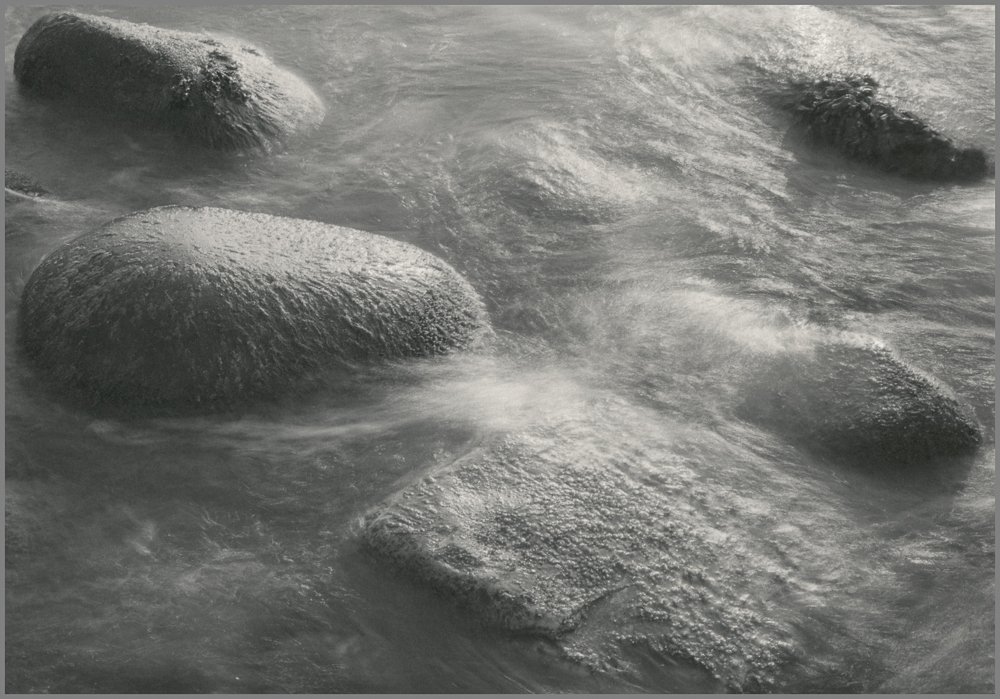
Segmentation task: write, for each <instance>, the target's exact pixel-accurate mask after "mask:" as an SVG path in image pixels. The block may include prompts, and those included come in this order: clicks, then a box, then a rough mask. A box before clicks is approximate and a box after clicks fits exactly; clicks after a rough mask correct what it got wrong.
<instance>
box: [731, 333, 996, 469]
mask: <svg viewBox="0 0 1000 699" xmlns="http://www.w3.org/2000/svg"><path fill="white" fill-rule="evenodd" d="M746 395H747V397H746V399H745V400H744V401H743V403H742V404H741V405H740V406H739V407H738V409H737V413H738V414H739V415H740V417H742V418H743V419H746V420H748V421H749V422H753V423H756V424H759V425H762V426H765V427H767V428H769V429H771V430H773V431H775V432H777V433H778V434H780V435H782V436H784V437H786V438H788V439H790V440H791V441H793V442H795V443H798V444H800V445H802V446H804V447H805V448H807V449H809V450H811V451H815V452H819V453H822V454H826V455H829V456H833V457H835V458H838V459H847V460H850V461H853V462H858V463H862V464H867V465H870V466H872V467H877V466H880V465H886V464H891V465H897V466H898V465H907V464H917V463H922V462H927V461H929V460H931V459H934V458H938V457H950V456H958V455H962V454H967V453H970V452H972V451H974V450H975V449H976V448H977V447H978V446H979V445H980V443H981V442H982V431H981V428H980V426H979V425H978V423H977V422H976V421H975V419H974V417H973V416H972V414H971V411H970V410H969V409H968V408H967V407H965V406H963V405H962V404H960V403H959V402H958V401H957V400H956V399H955V398H953V397H952V396H950V395H948V393H947V391H946V390H945V389H944V388H943V387H942V386H941V385H940V384H938V383H937V382H936V381H934V380H932V379H930V378H928V377H926V376H924V375H922V374H920V373H919V372H917V371H915V370H914V369H913V368H911V367H910V366H908V365H907V364H906V363H905V362H903V361H902V360H900V359H899V358H898V357H896V356H895V355H894V354H893V353H892V352H890V351H889V350H888V349H887V348H886V347H884V346H883V345H881V344H879V343H877V342H874V341H870V342H866V343H854V342H847V341H843V342H842V341H830V342H824V343H820V344H819V345H817V346H816V347H815V348H814V349H813V350H812V351H808V352H800V353H789V354H787V355H783V356H782V357H781V358H780V359H779V360H777V361H775V362H774V363H773V364H771V365H769V366H768V368H767V369H766V370H765V371H762V372H760V373H759V374H758V375H757V376H756V377H755V379H754V380H753V381H752V382H751V383H750V385H749V386H747V387H746Z"/></svg>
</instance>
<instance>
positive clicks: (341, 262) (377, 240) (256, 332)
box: [19, 206, 489, 410]
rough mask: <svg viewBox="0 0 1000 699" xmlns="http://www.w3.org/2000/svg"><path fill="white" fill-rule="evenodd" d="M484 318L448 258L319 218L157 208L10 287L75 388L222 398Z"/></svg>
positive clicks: (167, 405) (143, 397) (207, 402)
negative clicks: (19, 290)
mask: <svg viewBox="0 0 1000 699" xmlns="http://www.w3.org/2000/svg"><path fill="white" fill-rule="evenodd" d="M488 331H489V325H488V321H487V318H486V314H485V311H484V308H483V305H482V302H481V300H480V299H479V297H478V295H477V294H476V292H475V291H474V290H473V289H472V287H471V286H469V284H468V283H467V282H466V281H465V280H464V279H463V278H462V277H461V276H460V275H459V274H458V273H457V272H456V271H455V270H454V269H452V268H451V267H450V266H449V265H448V264H446V263H445V262H443V261H442V260H440V259H438V258H436V257H434V256H433V255H431V254H430V253H427V252H424V251H423V250H420V249H419V248H416V247H414V246H412V245H409V244H407V243H402V242H398V241H395V240H392V239H390V238H386V237H383V236H379V235H374V234H371V233H365V232H363V231H357V230H352V229H349V228H341V227H339V226H333V225H329V224H325V223H319V222H317V221H306V220H301V219H292V218H284V217H280V216H270V215H266V214H256V213H247V212H241V211H231V210H227V209H216V208H188V207H176V206H168V207H160V208H155V209H150V210H147V211H141V212H138V213H134V214H130V215H128V216H124V217H122V218H118V219H115V220H113V221H111V222H109V223H107V224H105V225H104V226H102V227H100V228H98V229H97V230H95V231H92V232H90V233H86V234H84V235H82V236H80V237H78V238H76V239H74V240H72V241H70V242H69V243H67V244H66V245H64V246H63V247H61V248H59V249H58V250H56V251H55V252H53V253H52V254H51V255H49V256H48V257H47V258H46V259H45V260H44V261H43V262H42V263H41V265H39V266H38V268H37V269H36V270H35V271H34V272H33V273H32V275H31V277H30V278H29V280H28V282H27V284H26V286H25V288H24V293H23V296H22V299H21V310H20V325H19V332H20V340H21V344H22V347H23V348H24V350H25V351H26V353H27V355H28V357H29V358H30V359H31V360H32V362H33V363H34V365H35V367H36V368H37V369H38V370H39V372H40V373H41V374H42V376H43V377H44V378H46V379H47V380H49V381H50V382H52V383H54V384H55V385H57V386H59V387H62V388H69V389H72V390H74V391H75V392H77V393H78V394H81V395H82V397H84V398H85V399H86V400H87V401H88V402H91V403H96V404H110V405H124V406H133V407H136V408H142V407H146V408H151V409H164V410H172V409H178V410H181V409H191V408H198V407H200V408H209V407H215V406H226V405H231V404H234V403H239V402H241V401H245V400H248V399H250V398H254V397H261V396H269V395H273V394H275V393H278V392H281V391H285V390H287V389H288V388H289V384H290V383H291V382H294V380H296V379H300V378H302V377H304V376H306V375H308V374H310V373H312V372H316V371H322V370H326V369H328V368H332V367H337V366H345V367H347V366H349V365H350V364H351V363H356V362H368V361H378V360H383V359H391V358H399V357H408V356H424V355H432V354H439V353H443V352H448V351H451V350H455V349H462V348H467V347H470V346H472V345H473V344H475V343H476V342H477V341H478V340H479V339H481V338H482V337H483V336H484V334H488Z"/></svg>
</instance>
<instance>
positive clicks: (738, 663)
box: [360, 408, 794, 690]
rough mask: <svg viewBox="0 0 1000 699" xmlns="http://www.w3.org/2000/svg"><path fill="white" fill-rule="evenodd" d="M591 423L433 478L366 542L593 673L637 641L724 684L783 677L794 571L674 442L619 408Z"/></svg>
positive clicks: (483, 453) (392, 505)
mask: <svg viewBox="0 0 1000 699" xmlns="http://www.w3.org/2000/svg"><path fill="white" fill-rule="evenodd" d="M592 417H593V419H579V420H578V419H558V420H551V421H549V423H548V424H544V425H539V426H537V427H535V428H533V429H530V430H528V431H525V432H522V433H519V434H516V435H514V436H511V437H509V438H507V439H505V440H503V441H502V442H500V443H498V444H495V445H493V446H489V447H486V448H484V449H482V450H479V451H477V452H475V453H473V454H472V455H470V456H467V457H465V458H463V459H461V460H459V461H458V462H456V463H454V464H452V465H450V466H447V467H445V468H444V469H443V470H440V471H435V472H432V473H431V474H430V475H429V476H427V477H425V478H424V479H423V480H420V481H418V482H416V483H415V484H413V485H411V486H409V487H407V488H405V489H404V490H402V491H401V492H399V493H397V494H396V495H395V496H394V497H392V498H391V499H390V500H389V501H388V502H387V503H386V504H385V505H383V506H381V507H379V508H377V509H375V510H374V511H372V512H370V513H369V514H367V515H366V516H365V517H364V518H363V519H362V521H361V523H360V533H361V537H362V541H363V543H364V545H365V546H366V548H367V549H369V550H370V551H372V552H373V553H374V554H375V555H376V556H377V557H379V558H381V559H383V560H385V561H387V562H390V563H391V564H393V565H394V566H395V567H397V568H398V569H400V570H401V571H404V572H406V573H407V574H409V575H411V576H413V577H414V578H415V579H417V580H419V581H421V582H423V583H424V584H427V585H430V586H431V587H432V588H434V589H435V590H436V591H437V592H438V593H440V594H442V595H443V596H445V597H450V598H452V599H454V600H456V602H458V603H459V604H461V605H463V606H464V607H465V608H466V609H468V610H470V611H471V612H472V613H473V614H475V615H476V616H478V617H479V618H480V619H483V620H485V621H487V622H489V623H492V624H495V625H498V626H500V627H501V628H504V629H506V630H508V631H511V632H515V633H527V634H534V635H539V636H542V637H545V638H549V639H552V640H553V641H554V642H556V643H557V644H559V646H560V647H561V648H562V649H563V650H564V651H565V652H566V654H567V656H568V657H570V658H572V659H574V660H577V661H579V662H581V663H583V664H584V665H585V666H588V667H591V668H592V669H594V670H598V671H605V672H618V671H623V670H627V668H628V666H629V664H630V662H636V650H635V649H636V648H639V649H643V650H640V651H639V652H638V653H639V656H640V657H641V656H642V655H643V654H644V653H647V652H648V651H650V650H651V651H652V652H653V653H654V654H655V655H659V656H660V660H659V661H657V662H664V663H671V662H672V663H677V662H681V663H688V664H693V665H694V666H697V667H700V668H702V669H703V670H706V671H708V672H709V673H711V674H712V675H714V676H715V677H717V678H718V679H720V680H721V681H722V682H723V683H724V684H725V685H726V686H728V687H730V688H734V689H743V690H755V689H756V690H761V689H767V688H773V687H774V686H776V683H777V682H778V679H779V675H780V672H781V669H782V667H783V666H784V664H785V662H786V661H787V660H788V659H789V658H790V656H791V653H792V651H791V648H792V643H793V640H792V637H793V635H794V631H793V630H792V624H790V623H789V622H788V621H787V619H783V620H782V619H779V618H777V617H776V616H774V615H773V614H772V607H773V604H774V602H775V600H776V599H777V598H780V597H781V596H783V595H786V594H788V588H787V587H785V586H784V585H783V584H782V583H781V582H776V581H778V580H780V579H781V578H780V576H779V574H778V573H779V571H784V572H785V573H786V574H787V573H788V572H789V571H788V568H787V566H786V565H785V564H784V563H783V562H782V561H781V560H779V559H778V558H777V557H776V556H775V555H774V553H773V551H772V550H767V549H766V548H764V547H761V546H758V545H757V544H756V543H755V542H754V541H752V540H751V539H750V538H749V537H747V536H745V535H744V534H743V532H742V531H740V529H739V528H740V526H741V525H740V523H739V522H738V521H736V519H734V517H733V512H732V511H730V508H728V507H720V508H719V509H716V504H715V503H714V502H713V498H714V497H716V494H714V493H713V494H709V493H707V492H705V491H704V490H702V489H701V488H700V487H699V486H698V483H699V480H700V479H699V476H698V475H696V473H695V472H694V471H692V470H691V468H690V466H689V464H688V463H686V460H685V457H683V456H681V455H680V450H677V449H672V448H671V447H670V446H669V445H663V444H657V443H656V442H655V440H651V439H649V438H648V437H647V436H646V435H645V432H644V430H643V429H642V428H640V427H638V426H636V425H635V424H633V423H632V420H631V418H632V417H633V416H631V415H630V414H628V412H627V411H626V412H625V413H623V414H621V415H612V414H610V413H609V412H608V411H607V410H605V409H604V408H600V409H598V410H597V411H596V412H595V415H593V416H592ZM718 497H720V498H722V497H724V496H723V495H719V496H718ZM630 657H631V658H632V660H631V661H630V660H629V658H630ZM671 658H672V660H671ZM637 662H644V661H642V660H638V661H637Z"/></svg>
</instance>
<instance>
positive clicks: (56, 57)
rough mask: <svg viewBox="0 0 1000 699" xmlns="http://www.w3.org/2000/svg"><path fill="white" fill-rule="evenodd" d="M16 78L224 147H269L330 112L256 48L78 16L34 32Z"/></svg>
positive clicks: (38, 89)
mask: <svg viewBox="0 0 1000 699" xmlns="http://www.w3.org/2000/svg"><path fill="white" fill-rule="evenodd" d="M14 77H15V78H16V79H17V81H18V83H19V84H20V86H21V88H22V89H23V90H25V91H26V92H28V93H30V94H32V95H36V96H40V97H46V98H59V99H65V100H68V101H69V102H71V103H78V104H82V105H87V106H89V107H92V108H95V109H97V110H98V111H100V112H103V113H108V114H116V115H121V116H124V117H129V118H132V119H133V120H136V121H138V122H139V123H140V124H141V125H142V126H144V127H149V126H153V127H159V128H163V129H169V130H173V131H176V132H179V133H180V134H182V135H183V136H185V137H187V138H189V139H191V140H192V141H195V142H198V143H202V144H204V145H207V146H210V147H213V148H219V149H224V150H234V149H246V148H264V149H267V148H270V147H272V146H274V145H276V144H278V143H281V142H282V141H284V140H285V139H287V138H288V137H289V136H291V135H292V134H294V133H297V132H299V131H302V130H304V129H307V128H309V127H311V126H315V125H316V124H318V123H319V122H320V121H322V119H323V116H324V114H325V109H324V107H323V104H322V102H321V101H320V99H319V97H317V96H316V94H315V93H314V92H313V91H312V90H311V89H310V88H309V86H308V85H306V84H305V83H304V82H303V81H302V80H300V79H299V78H298V77H296V76H295V75H293V74H291V73H290V72H288V71H286V70H283V69H281V68H278V67H277V66H275V65H274V63H272V62H271V60H270V59H269V58H267V57H266V56H265V55H264V54H263V52H262V51H261V50H259V49H257V48H255V47H254V46H251V45H249V44H244V43H242V42H238V41H235V40H230V39H224V38H220V37H213V36H211V35H209V34H196V33H191V32H181V31H172V30H167V29H160V28H157V27H152V26H149V25H145V24H134V23H132V22H127V21H124V20H117V19H107V18H104V17H96V16H91V15H84V14H78V13H71V12H60V13H54V14H49V15H46V16H44V17H42V18H41V19H39V20H38V21H36V22H35V23H34V24H33V25H32V26H31V27H30V28H29V29H28V31H27V32H26V33H25V35H24V36H23V37H22V38H21V41H20V43H19V44H18V46H17V50H16V52H15V55H14Z"/></svg>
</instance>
